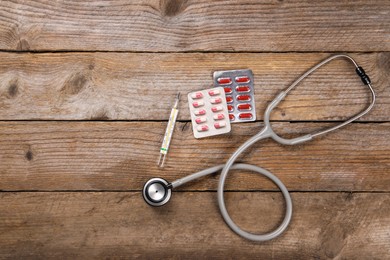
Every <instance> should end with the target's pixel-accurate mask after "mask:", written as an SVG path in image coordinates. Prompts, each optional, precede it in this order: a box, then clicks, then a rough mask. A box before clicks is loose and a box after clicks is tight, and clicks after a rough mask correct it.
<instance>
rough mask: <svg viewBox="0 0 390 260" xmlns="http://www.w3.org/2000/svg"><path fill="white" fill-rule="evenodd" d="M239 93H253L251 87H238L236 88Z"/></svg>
mask: <svg viewBox="0 0 390 260" xmlns="http://www.w3.org/2000/svg"><path fill="white" fill-rule="evenodd" d="M236 91H237V92H241V93H242V92H249V91H251V88H250V87H249V86H237V87H236Z"/></svg>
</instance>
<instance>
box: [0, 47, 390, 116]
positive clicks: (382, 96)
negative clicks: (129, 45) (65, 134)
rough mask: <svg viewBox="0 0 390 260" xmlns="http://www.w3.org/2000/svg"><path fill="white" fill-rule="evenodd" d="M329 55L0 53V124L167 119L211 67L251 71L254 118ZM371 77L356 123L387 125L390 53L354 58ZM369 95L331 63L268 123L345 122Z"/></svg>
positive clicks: (343, 67) (345, 67) (348, 71)
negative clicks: (371, 104) (371, 106)
mask: <svg viewBox="0 0 390 260" xmlns="http://www.w3.org/2000/svg"><path fill="white" fill-rule="evenodd" d="M328 56H329V54H323V53H321V54H319V53H308V54H296V53H280V54H263V53H258V54H253V53H207V54H202V53H185V54H161V53H158V54H145V53H142V54H140V53H47V54H14V53H0V59H1V60H2V62H1V64H0V120H19V119H20V120H31V119H33V120H36V119H37V120H38V119H39V120H89V119H95V120H167V118H168V116H169V111H170V109H171V106H172V103H173V100H174V97H175V95H176V93H177V92H178V91H181V93H182V94H183V98H182V100H181V102H180V110H181V111H180V115H179V118H180V120H189V112H188V104H187V98H186V95H185V94H186V93H188V92H190V91H195V90H198V89H203V88H207V87H209V86H210V85H211V84H212V76H211V74H212V72H213V71H215V70H226V69H237V68H251V69H252V70H253V72H254V74H255V86H256V111H257V117H258V118H259V119H260V120H261V119H262V118H263V113H264V110H265V108H266V106H267V104H268V103H269V102H270V101H271V100H273V99H274V97H275V96H276V95H277V93H279V91H281V90H282V89H285V88H287V87H288V86H289V84H291V83H292V82H293V81H294V80H295V79H296V78H297V77H298V76H300V75H301V74H302V73H303V72H305V71H306V70H307V69H309V68H310V67H312V66H313V65H315V64H316V63H317V62H319V61H321V60H322V59H324V58H325V57H328ZM352 56H353V57H355V58H356V59H357V61H358V62H360V63H361V65H362V66H363V67H364V68H365V70H366V71H367V73H368V74H369V75H370V76H371V78H372V80H373V86H374V88H375V90H376V93H377V96H378V99H377V104H376V105H375V108H374V110H373V111H372V112H371V113H370V114H369V115H367V116H365V117H364V118H363V119H362V120H366V121H389V113H388V111H390V53H374V54H352ZM368 102H369V94H368V92H367V90H366V89H365V87H364V85H363V84H362V83H361V82H360V79H359V78H358V77H357V76H356V74H355V72H354V68H353V66H352V65H351V64H348V63H347V62H346V61H343V60H340V61H335V62H334V63H331V64H329V65H327V67H325V68H324V69H322V70H320V71H319V72H318V74H315V75H313V76H311V77H310V78H308V79H307V80H305V81H303V84H302V85H300V86H298V87H297V89H296V90H294V91H292V92H291V94H290V95H289V96H288V97H287V98H286V100H285V102H283V103H281V104H280V106H279V107H278V108H277V109H276V110H275V111H274V113H273V116H272V119H274V120H294V121H295V120H324V121H326V120H344V119H345V118H346V117H349V116H352V115H353V114H354V113H357V112H358V111H360V110H361V109H363V108H364V107H365V106H366V105H367V103H368Z"/></svg>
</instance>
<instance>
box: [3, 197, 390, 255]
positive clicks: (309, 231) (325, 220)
mask: <svg viewBox="0 0 390 260" xmlns="http://www.w3.org/2000/svg"><path fill="white" fill-rule="evenodd" d="M292 199H293V204H294V215H293V220H292V222H291V224H290V226H289V228H288V229H287V231H286V232H285V233H284V234H283V235H282V236H281V237H279V238H277V239H275V240H272V241H269V242H265V243H251V242H248V241H247V240H244V239H242V238H240V237H239V236H237V235H236V234H234V233H233V232H232V231H231V230H230V229H229V228H228V227H227V226H226V225H225V223H224V222H223V220H222V218H221V216H220V215H219V209H218V207H217V205H216V193H215V192H202V193H196V192H195V193H192V192H176V193H174V194H173V197H172V200H171V201H170V202H169V203H168V204H167V205H166V206H164V207H161V208H152V207H149V206H147V205H146V203H144V201H143V199H142V196H141V194H140V193H139V192H135V193H134V192H128V193H123V192H120V193H116V192H109V193H107V192H105V193H89V192H88V193H85V192H82V193H78V192H71V193H53V192H50V193H0V200H1V203H0V222H1V223H2V224H1V225H0V234H1V235H0V244H1V245H2V246H1V247H0V257H1V258H31V257H37V258H61V259H63V258H67V259H68V258H72V259H74V258H79V259H86V258H107V257H109V258H156V257H158V258H170V259H183V258H186V259H189V258H190V259H192V258H197V259H199V258H205V257H207V258H210V257H211V256H212V257H214V258H220V259H230V258H240V259H247V258H251V259H253V258H257V259H258V258H261V259H325V258H326V259H328V258H340V259H385V258H387V257H388V256H389V254H390V244H389V240H390V233H389V230H390V194H389V193H382V194H381V193H293V194H292ZM226 200H227V204H228V206H227V207H228V210H229V211H230V212H231V215H232V218H233V219H234V220H235V221H237V224H238V225H242V227H243V228H245V229H247V230H250V231H252V232H258V233H262V232H266V231H269V230H270V229H272V228H274V227H275V226H276V225H277V224H278V221H280V220H281V218H282V214H283V210H284V209H283V206H282V205H283V202H282V200H281V195H280V194H279V193H273V192H271V193H270V192H266V193H259V192H250V193H248V192H234V193H228V194H226Z"/></svg>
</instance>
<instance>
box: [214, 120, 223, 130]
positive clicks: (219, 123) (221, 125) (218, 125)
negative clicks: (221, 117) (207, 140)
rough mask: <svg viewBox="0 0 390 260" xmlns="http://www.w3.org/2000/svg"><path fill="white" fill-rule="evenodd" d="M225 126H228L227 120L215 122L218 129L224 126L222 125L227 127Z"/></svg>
mask: <svg viewBox="0 0 390 260" xmlns="http://www.w3.org/2000/svg"><path fill="white" fill-rule="evenodd" d="M225 126H226V122H225V121H220V122H216V123H214V127H215V128H216V129H219V128H222V127H225Z"/></svg>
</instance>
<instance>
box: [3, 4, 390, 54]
mask: <svg viewBox="0 0 390 260" xmlns="http://www.w3.org/2000/svg"><path fill="white" fill-rule="evenodd" d="M389 24H390V3H389V1H386V0H380V1H370V2H367V1H363V0H360V1H316V2H311V1H276V0H273V1H261V2H260V1H254V0H252V1H248V0H242V1H209V0H203V1H187V0H160V1H157V0H148V1H139V0H138V1H125V0H110V1H93V0H86V1H76V0H72V1H56V2H53V1H49V0H38V1H23V0H13V1H1V2H0V49H3V50H55V51H57V50H85V51H91V50H92V51H96V50H109V51H118V50H120V51H159V52H161V51H174V52H176V51H210V50H211V51H262V52H264V51H276V52H279V51H305V52H307V51H321V52H322V51H331V52H333V51H363V52H366V51H390V27H389Z"/></svg>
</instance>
